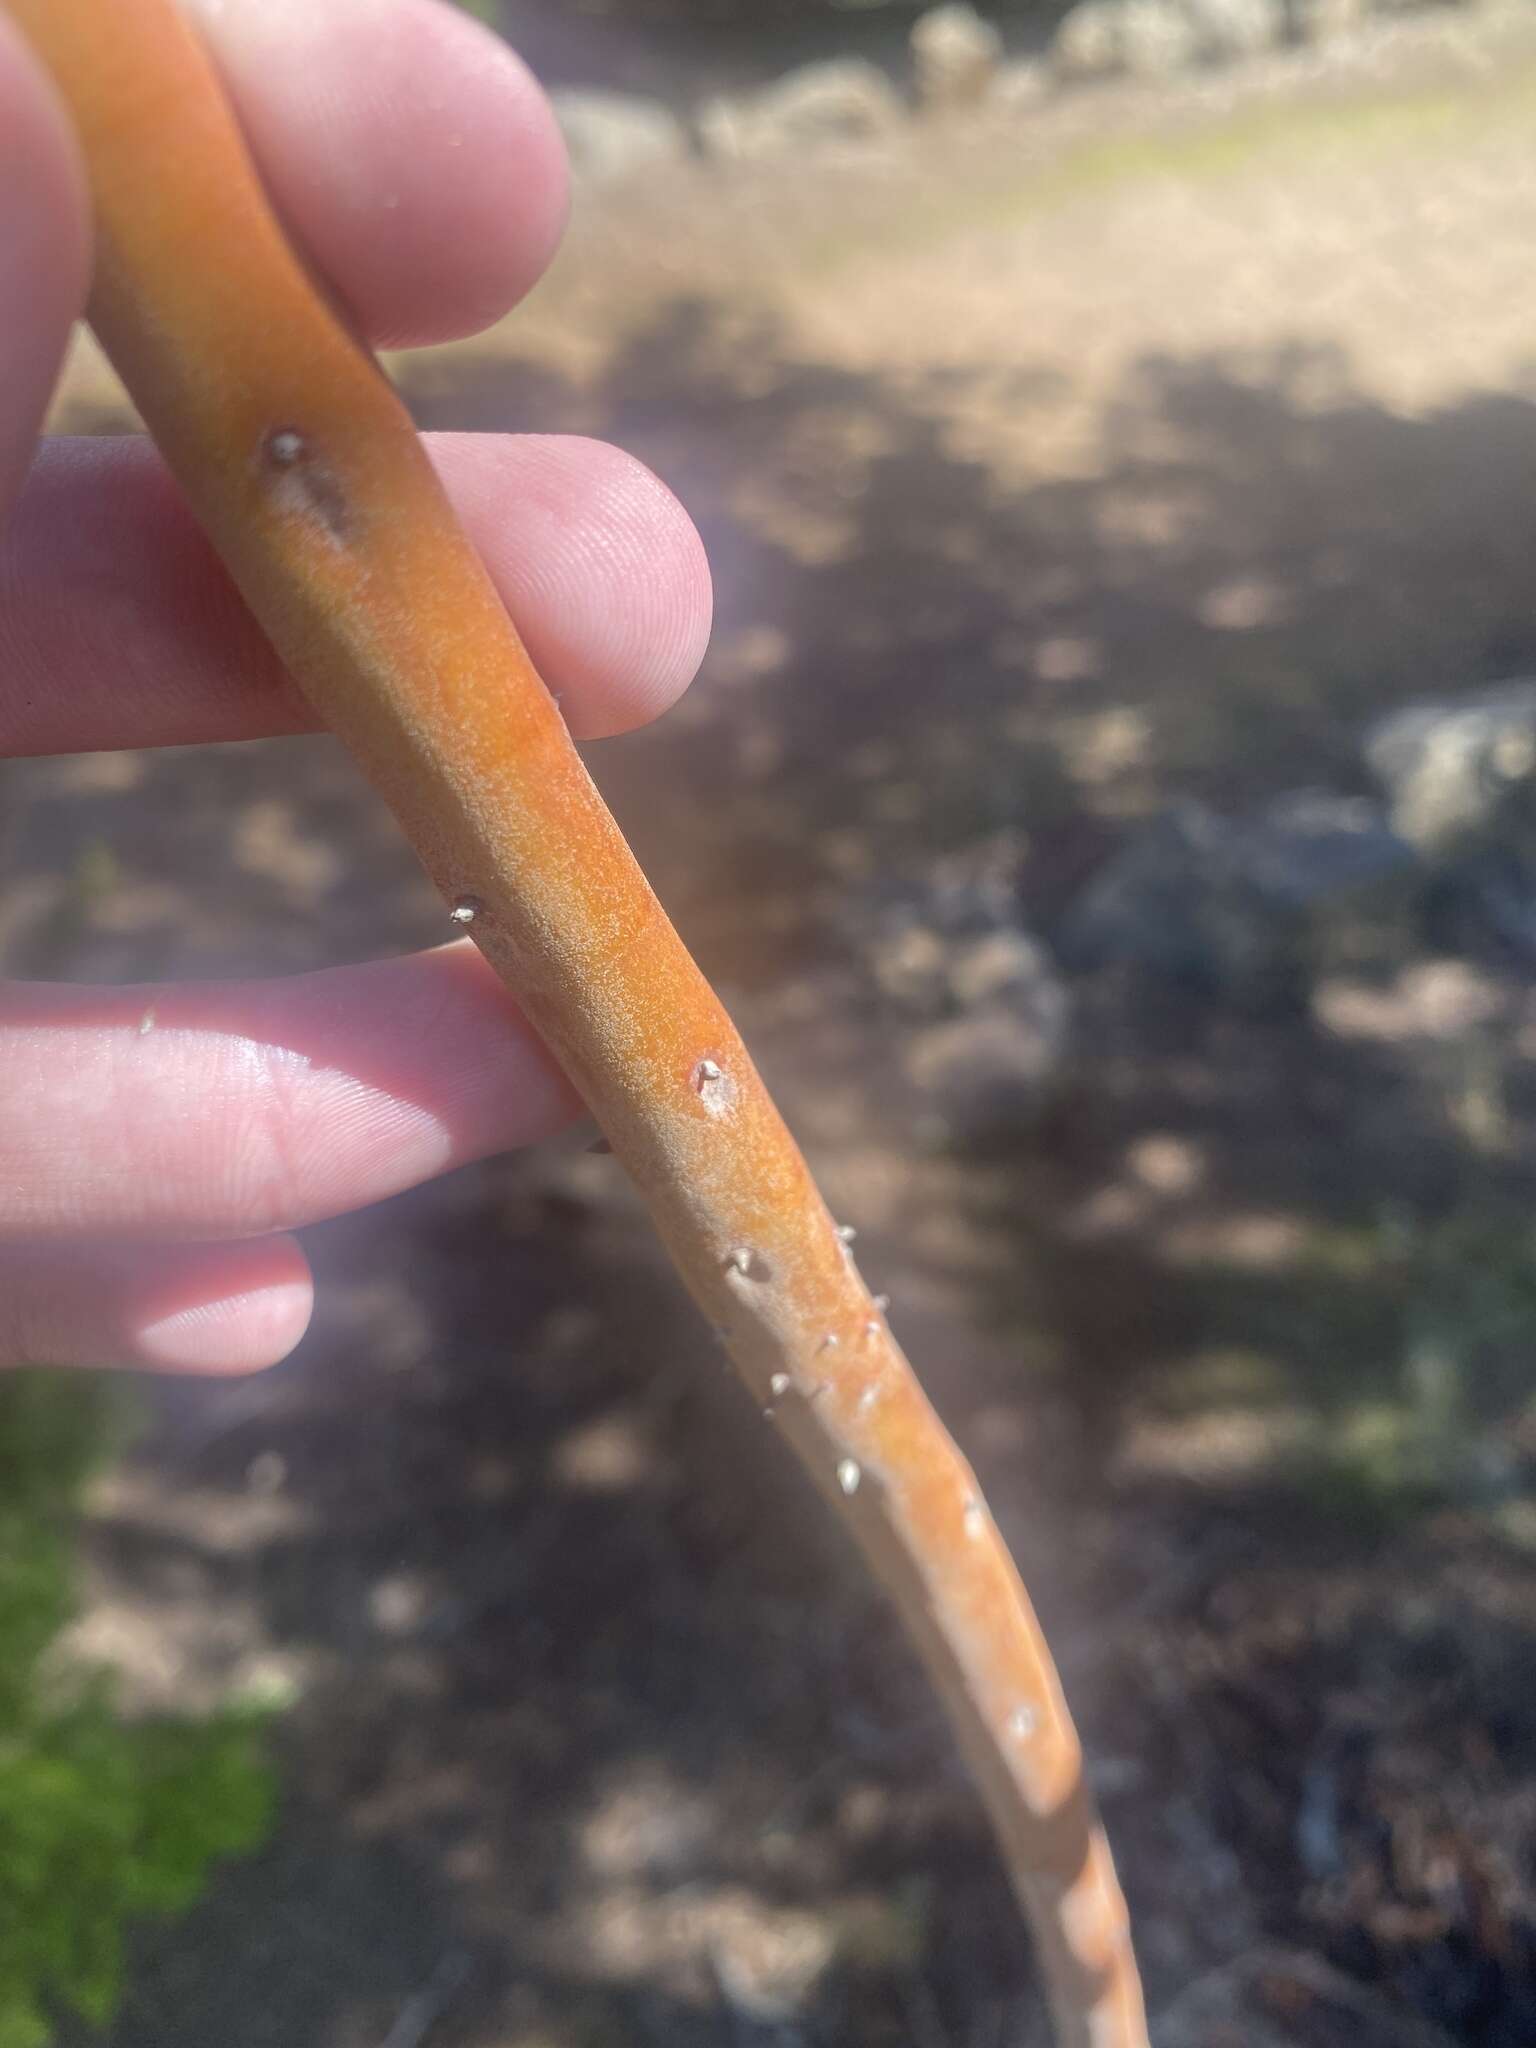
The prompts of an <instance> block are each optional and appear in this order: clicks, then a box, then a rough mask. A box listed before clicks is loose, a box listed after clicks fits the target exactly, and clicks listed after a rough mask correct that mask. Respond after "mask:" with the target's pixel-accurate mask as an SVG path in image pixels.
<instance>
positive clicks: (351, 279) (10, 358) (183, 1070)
mask: <svg viewBox="0 0 1536 2048" xmlns="http://www.w3.org/2000/svg"><path fill="white" fill-rule="evenodd" d="M196 11H197V13H198V15H199V17H200V19H201V20H202V22H203V23H204V25H205V28H206V32H207V34H208V35H209V38H210V40H211V41H212V42H213V44H214V47H215V49H216V51H217V54H218V56H219V60H220V63H221V65H222V67H223V68H224V70H225V73H226V77H227V78H228V80H229V82H230V85H231V89H232V92H233V94H234V96H235V98H236V101H237V104H238V107H239V111H240V114H241V118H242V121H243V123H244V126H245V128H246V132H247V134H248V135H249V136H250V138H251V140H252V143H253V146H254V147H255V148H256V150H257V152H258V154H259V156H260V159H261V163H262V169H263V173H264V175H265V177H266V178H267V180H268V183H269V186H270V188H271V189H272V191H273V193H274V195H275V197H276V198H277V200H278V203H279V205H280V206H281V207H282V209H283V210H284V212H285V214H286V216H287V218H288V220H289V222H290V225H291V227H292V229H293V231H294V232H295V233H296V235H297V236H298V237H299V239H300V240H301V241H302V243H303V244H304V246H305V247H306V248H307V249H308V251H309V252H310V254H311V256H312V258H314V260H316V261H317V262H318V263H319V264H320V266H321V267H322V269H323V270H324V271H325V272H326V274H327V275H328V277H329V278H330V280H331V282H332V283H333V285H334V287H335V289H336V290H337V291H338V293H339V294H340V295H341V297H342V299H343V300H344V301H345V303H346V304H347V305H348V306H349V307H350V308H351V309H352V311H353V313H354V316H355V317H356V318H357V319H358V321H359V322H360V324H362V325H363V326H364V327H365V329H366V330H367V331H368V332H369V334H370V336H371V337H372V338H373V339H374V340H375V341H378V342H381V343H383V342H389V343H393V344H398V343H400V342H402V341H422V340H426V339H440V338H446V337H447V336H450V335H457V334H463V333H466V332H470V331H473V330H474V329H475V328H476V327H479V326H481V325H483V324H485V323H486V322H487V321H489V320H491V319H494V318H497V317H499V316H500V315H501V314H502V313H503V312H505V311H506V310H507V309H508V307H509V306H510V305H511V304H512V303H514V302H515V300H516V299H517V298H518V297H519V296H521V294H522V293H523V292H525V291H526V290H527V289H528V288H529V286H530V285H531V284H532V283H533V282H535V281H536V279H537V277H538V275H539V274H540V272H541V270H542V269H543V267H544V266H545V264H546V263H547V262H548V260H549V258H550V256H551V255H552V253H553V251H554V249H555V247H556V246H557V244H558V241H559V235H560V230H561V228H562V226H563V223H564V217H565V204H566V176H565V166H564V160H563V155H562V152H561V148H560V143H559V138H558V135H557V133H556V130H555V127H554V123H553V118H552V116H551V115H550V113H549V110H548V107H547V105H546V104H545V102H544V100H543V98H542V95H540V94H539V92H538V90H537V88H536V87H535V86H534V85H533V83H532V81H531V80H530V78H529V76H528V74H527V72H526V70H525V69H524V68H523V66H522V65H521V64H520V63H518V61H517V60H516V59H515V58H514V57H512V56H511V55H510V53H508V52H506V51H505V50H504V49H503V47H502V46H501V45H500V44H499V43H498V42H497V41H496V40H495V39H494V38H492V37H490V36H489V35H487V34H486V32H485V31H483V30H482V29H480V28H479V27H478V26H477V25H476V24H475V23H473V22H472V21H470V20H469V19H468V18H467V17H465V16H463V15H461V14H459V13H458V12H456V11H454V10H451V9H449V8H447V7H446V6H443V5H439V4H437V0H327V5H326V6H324V7H316V6H313V5H311V4H307V0H306V4H305V5H302V6H300V5H296V4H294V0H200V5H199V6H198V8H197V10H196ZM387 202H393V203H387ZM87 268H88V234H87V230H86V224H85V212H84V207H83V204H82V198H81V182H80V173H79V165H78V157H77V153H76V150H75V146H74V143H73V139H72V137H71V136H70V134H69V131H68V126H67V123H66V121H65V119H64V117H63V115H62V113H61V112H60V110H59V108H58V105H57V102H56V99H55V97H54V95H53V92H52V90H51V88H50V87H49V85H48V83H47V81H46V80H45V79H44V78H43V77H42V75H41V73H40V72H39V70H38V67H37V66H36V64H35V62H34V60H32V58H31V57H30V55H29V53H28V52H26V51H25V50H24V49H23V48H22V47H21V46H20V45H19V43H18V41H17V38H16V36H15V33H14V31H12V30H10V29H9V28H8V27H7V25H6V23H5V21H4V19H3V18H0V303H3V304H4V305H5V307H6V309H7V318H6V319H5V320H4V321H3V322H0V756H5V755H19V754H23V753H42V752H67V751H74V750H83V749H92V748H101V747H118V746H146V745H151V746H152V745H161V744H179V743H184V742H186V741H189V740H202V741H207V740H219V739H238V738H249V737H255V736H257V735H262V734H270V733H276V732H288V731H297V730H302V729H304V728H305V727H306V726H308V725H309V724H310V723H311V721H310V719H309V718H308V716H307V714H306V712H305V711H304V709H303V707H302V706H301V705H300V704H299V702H298V699H297V696H296V693H295V692H294V691H293V690H292V689H291V687H290V686H289V685H288V684H287V682H286V679H285V678H284V677H283V676H282V675H281V673H280V671H279V670H278V668H277V665H276V663H275V661H274V660H273V658H272V656H271V654H270V652H269V651H268V650H267V648H266V647H265V644H264V642H263V641H262V640H261V638H260V636H259V635H258V634H257V633H256V631H255V628H254V627H253V625H252V624H251V622H250V621H249V619H248V618H247V617H246V616H245V614H244V611H243V609H242V607H241V605H240V603H239V600H238V598H237V597H236V596H235V595H234V593H233V590H232V589H231V587H230V585H229V584H228V582H227V579H226V578H225V576H224V572H223V570H222V569H221V568H220V567H219V565H218V564H217V562H216V561H215V560H214V559H213V557H212V554H211V551H210V550H209V549H208V548H207V545H206V543H205V542H204V541H203V540H202V539H201V536H200V535H199V534H198V533H197V531H196V530H195V528H194V527H193V525H192V522H191V520H190V518H189V517H188V515H187V513H186V512H185V510H184V508H183V507H182V505H181V503H180V501H179V499H178V497H177V495H176V493H175V491H174V488H173V487H172V486H171V485H170V483H169V481H168V480H167V479H166V477H165V476H164V474H163V471H162V470H161V469H160V466H159V463H158V460H157V458H156V457H155V456H154V454H153V451H152V450H150V449H148V448H147V447H146V446H145V445H144V444H143V443H142V442H88V443H87V442H76V443H62V444H52V445H50V446H45V448H44V449H43V450H42V452H41V453H39V454H38V455H37V458H36V460H35V461H33V462H32V465H31V469H30V474H28V473H27V469H28V463H29V460H31V458H32V454H33V447H32V443H33V436H34V435H35V432H36V426H37V421H38V418H39V416H40V414H41V411H42V409H43V406H44V404H45V402H46V398H47V393H48V390H49V387H50V384H51V382H52V379H53V377H54V374H55V372H56V368H57V364H58V360H59V356H60V353H61V350H62V347H63V343H64V340H65V336H66V333H67V329H68V326H69V323H70V321H71V319H72V318H73V317H74V316H75V314H76V313H77V311H78V309H79V306H80V304H81V302H82V298H83V293H84V285H85V278H86V273H87ZM13 307H14V308H17V309H19V317H17V318H14V319H13V318H11V317H10V313H11V309H12V308H13ZM433 455H434V459H435V460H436V461H437V462H438V464H439V467H440V468H441V470H442V473H443V475H444V477H445V481H446V482H447V484H448V487H449V490H450V492H451V494H452V496H453V498H454V500H455V502H456V504H457V506H458V508H459V510H460V512H461V514H462V516H463V517H464V519H465V521H466V524H467V525H468V527H469V530H470V533H471V535H472V537H473V538H474V539H475V541H476V544H477V546H478V547H479V548H480V549H481V551H482V553H483V554H484V556H485V558H486V561H487V565H488V567H489V568H490V570H491V573H492V576H493V578H494V579H495V581H496V583H497V586H498V588H499V590H500V591H501V593H502V595H503V597H504V598H505V599H506V602H507V604H508V606H509V609H511V610H512V611H513V613H514V616H515V617H516V618H517V619H518V622H519V625H520V627H521V628H522V630H523V632H524V635H525V637H526V638H527V640H528V642H529V644H530V648H531V650H532V652H533V653H534V655H535V658H536V659H537V661H538V662H539V664H540V666H541V668H542V669H543V671H544V672H545V674H546V675H547V677H548V678H549V680H550V681H551V683H552V685H553V686H554V687H556V688H557V689H560V690H561V691H562V692H563V703H564V708H565V710H566V713H567V716H568V718H569V720H570V723H571V725H572V727H573V729H574V730H575V731H577V732H578V733H579V734H581V735H583V736H593V735H600V734H603V733H609V732H618V731H623V730H626V729H628V728H629V727H632V726H634V725H637V724H641V723H644V722H645V721H646V720H647V719H649V718H650V717H653V716H655V715H656V714H657V713H658V712H659V711H661V710H662V709H664V708H665V707H666V705H667V704H668V703H670V702H671V701H673V700H674V699H675V698H676V697H677V696H678V695H679V694H680V692H681V691H682V690H683V689H685V688H686V687H687V684H688V682H689V681H690V680H691V678H692V675H693V673H694V671H695V669H696V667H697V665H698V662H699V659H700V658H701V656H702V653H703V648H704V644H705V641H706V639H707V636H708V626H709V613H710V594H709V577H708V570H707V566H706V565H705V562H704V557H703V551H702V547H701V545H700V543H699V540H698V537H697V535H696V533H695V532H694V530H693V528H692V526H691V524H690V523H689V522H688V520H687V518H686V516H685V515H684V514H683V513H682V512H681V510H680V509H679V508H678V506H677V505H676V502H675V501H674V500H673V499H672V498H671V496H670V494H669V493H668V492H667V491H666V489H665V487H664V486H663V485H662V484H660V483H659V482H658V481H657V480H656V479H655V478H654V477H653V476H651V474H650V473H649V472H648V471H646V470H645V469H644V468H643V466H642V465H640V464H638V463H635V462H634V461H632V460H631V459H630V458H628V457H626V456H623V455H621V454H619V453H618V452H617V451H616V450H613V449H609V448H605V447H602V446H600V445H599V444H596V443H592V442H586V441H580V440H571V439H563V438H557V437H542V436H524V437H515V438H514V437H500V436H443V437H439V439H438V440H437V441H436V442H435V443H434V444H433ZM146 1018H147V1019H148V1020H149V1021H148V1023H147V1026H146ZM424 1047H426V1048H428V1049H429V1052H428V1053H424V1051H423V1048H424ZM445 1047H447V1048H449V1049H450V1052H451V1057H446V1058H445V1057H444V1048H445ZM571 1111H572V1102H571V1098H570V1095H569V1092H568V1090H567V1089H566V1087H565V1084H564V1083H563V1081H561V1080H560V1078H559V1077H558V1076H557V1075H556V1074H555V1073H554V1071H553V1069H552V1067H551V1065H550V1062H549V1061H548V1059H547V1057H546V1056H545V1054H544V1053H543V1051H542V1049H541V1048H540V1047H539V1046H538V1045H537V1044H536V1043H535V1042H534V1041H533V1040H532V1039H531V1037H530V1036H529V1034H528V1033H527V1031H526V1029H525V1028H524V1027H523V1026H522V1025H521V1022H520V1019H519V1018H518V1016H517V1013H516V1011H515V1008H514V1006H513V1005H512V1003H511V1001H510V999H509V998H508V997H507V996H506V995H505V993H504V992H503V991H502V990H501V989H500V987H499V985H498V984H497V983H496V982H495V981H494V980H493V978H492V977H491V975H490V973H489V971H488V970H487V969H486V968H485V967H484V966H483V963H482V962H481V961H480V959H479V956H478V954H476V953H475V952H474V950H473V949H472V948H469V947H467V946H465V945H458V946H451V947H445V948H442V949H439V950H437V951H435V952H432V953H429V954H423V955H418V956H416V957H414V958H412V959H409V960H404V961H392V962H383V963H377V964H375V965H373V966H369V967H362V968H347V969H334V970H328V971H326V972H324V973H320V974H316V975H308V976H303V977H300V978H298V979H295V980H291V981H272V982H250V983H244V984H238V985H223V986H218V987H206V988H197V987H178V988H177V989H175V990H174V991H168V990H155V989H131V990H89V989H78V988H59V987H37V986H28V985H23V984H10V985H5V984H0V1365H5V1364H12V1365H14V1364H20V1363H29V1362H40V1363H53V1364H123V1365H138V1366H149V1367H154V1368H157V1369H161V1370H169V1371H183V1372H184V1371H202V1372H240V1371H248V1370H252V1369H255V1368H257V1367H260V1366H264V1365H267V1364H270V1363H273V1362H274V1361H275V1360H277V1359H279V1358H281V1357H283V1356H284V1355H286V1353H287V1352H288V1351H289V1350H291V1348H292V1347H293V1345H294V1344H295V1343H297V1341H298V1339H299V1338H300V1336H302V1334H303V1330H304V1327H305V1325H306V1323H307V1321H308V1317H309V1312H310V1305H311V1283H310V1279H309V1274H308V1269H307V1266H306V1264H305V1261H304V1258H303V1254H302V1252H301V1251H300V1249H299V1247H298V1246H297V1245H296V1244H295V1242H294V1241H293V1239H292V1238H291V1237H289V1236H287V1235H284V1234H283V1233H284V1232H286V1231H287V1230H288V1229H290V1228H292V1227H294V1226H297V1225H299V1224H302V1223H304V1222H306V1221H309V1220H311V1219H312V1218H314V1217H317V1216H321V1215H330V1214H335V1213H337V1212H339V1211H342V1210H345V1209H348V1208H352V1207H356V1206H359V1205H360V1204H362V1203H365V1202H369V1201H374V1200H377V1199H379V1198H380V1197H381V1196H383V1195H386V1194H389V1193H392V1192H394V1191H395V1190H396V1189H398V1188H401V1187H405V1186H408V1185H411V1184H412V1183H413V1182H415V1181H418V1180H421V1179H423V1178H426V1177H427V1176H429V1175H431V1174H434V1173H439V1172H442V1171H445V1170H447V1169H448V1168H450V1167H453V1166H455V1165H458V1164H460V1163H462V1162H464V1161H465V1160H468V1159H471V1158H478V1157H483V1156H485V1155H486V1154H487V1153H489V1152H493V1151H496V1150H500V1149H503V1148H505V1147H507V1146H510V1145H514V1144H519V1143H525V1142H528V1141H530V1140H532V1139H536V1138H539V1137H542V1136H545V1135H548V1134H549V1133H550V1132H551V1131H553V1130H554V1129H555V1128H557V1127H558V1126H559V1125H560V1124H561V1123H562V1122H563V1121H565V1120H566V1119H567V1118H568V1117H569V1115H570V1114H571ZM258 1233H260V1234H261V1235H258Z"/></svg>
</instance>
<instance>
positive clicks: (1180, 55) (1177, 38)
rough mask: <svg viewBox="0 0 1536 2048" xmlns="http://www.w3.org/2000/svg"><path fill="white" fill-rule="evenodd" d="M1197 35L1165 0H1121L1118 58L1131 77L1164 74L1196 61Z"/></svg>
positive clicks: (1181, 12)
mask: <svg viewBox="0 0 1536 2048" xmlns="http://www.w3.org/2000/svg"><path fill="white" fill-rule="evenodd" d="M1199 57H1200V35H1199V31H1198V29H1197V28H1196V25H1195V23H1194V22H1193V21H1192V20H1191V19H1190V17H1189V15H1188V14H1187V13H1186V12H1185V10H1184V9H1183V8H1182V7H1175V6H1170V5H1169V4H1168V0H1121V7H1120V62H1121V68H1122V69H1123V70H1125V71H1128V72H1129V73H1130V74H1131V76H1132V77H1133V78H1168V77H1171V76H1172V75H1173V73H1175V72H1177V71H1188V70H1189V69H1190V67H1191V66H1192V65H1193V64H1195V63H1197V62H1198V61H1199Z"/></svg>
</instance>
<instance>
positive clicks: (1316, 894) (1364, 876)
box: [1233, 789, 1414, 910]
mask: <svg viewBox="0 0 1536 2048" xmlns="http://www.w3.org/2000/svg"><path fill="white" fill-rule="evenodd" d="M1233 847H1234V851H1235V854H1236V857H1237V859H1238V861H1239V863H1240V864H1241V866H1242V867H1243V868H1244V869H1245V870H1246V872H1247V873H1248V875H1249V876H1250V877H1251V878H1252V881H1253V884H1254V886H1255V888H1257V889H1258V891H1259V893H1260V894H1261V895H1262V896H1264V897H1266V898H1267V899H1268V900H1269V901H1270V902H1272V903H1275V904H1277V905H1279V906H1281V907H1289V908H1293V909H1297V910H1307V909H1312V908H1314V907H1316V906H1318V905H1323V906H1326V905H1328V904H1330V903H1334V902H1337V901H1339V900H1340V899H1341V898H1344V897H1347V896H1352V895H1354V894H1356V893H1357V892H1358V891H1360V890H1363V889H1370V888H1374V887H1375V885H1376V884H1377V883H1378V882H1383V881H1386V880H1388V879H1389V878H1390V877H1393V876H1397V875H1402V874H1404V873H1406V872H1407V870H1408V869H1409V868H1410V867H1412V866H1413V864H1414V861H1413V851H1412V848H1411V847H1409V846H1408V845H1407V844H1406V843H1405V841H1404V840H1403V839H1402V838H1401V837H1400V836H1399V835H1398V834H1397V833H1395V832H1394V831H1393V830H1392V829H1391V827H1390V825H1389V824H1388V822H1387V819H1386V815H1385V813H1384V812H1383V811H1382V809H1381V806H1380V805H1379V804H1374V803H1372V802H1371V801H1370V799H1369V798H1368V797H1356V796H1337V795H1335V794H1334V793H1333V792H1332V791H1331V790H1326V789H1299V790H1292V791H1290V792H1288V793H1287V794H1286V795H1284V796H1281V797H1277V798H1276V799H1275V801H1274V802H1273V803H1272V804H1270V805H1268V806H1267V808H1266V809H1265V810H1263V811H1261V812H1260V813H1259V815H1258V817H1257V818H1256V819H1254V820H1253V822H1252V823H1251V824H1248V825H1242V826H1239V827H1238V828H1237V830H1236V833H1235V835H1234V839H1233Z"/></svg>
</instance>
